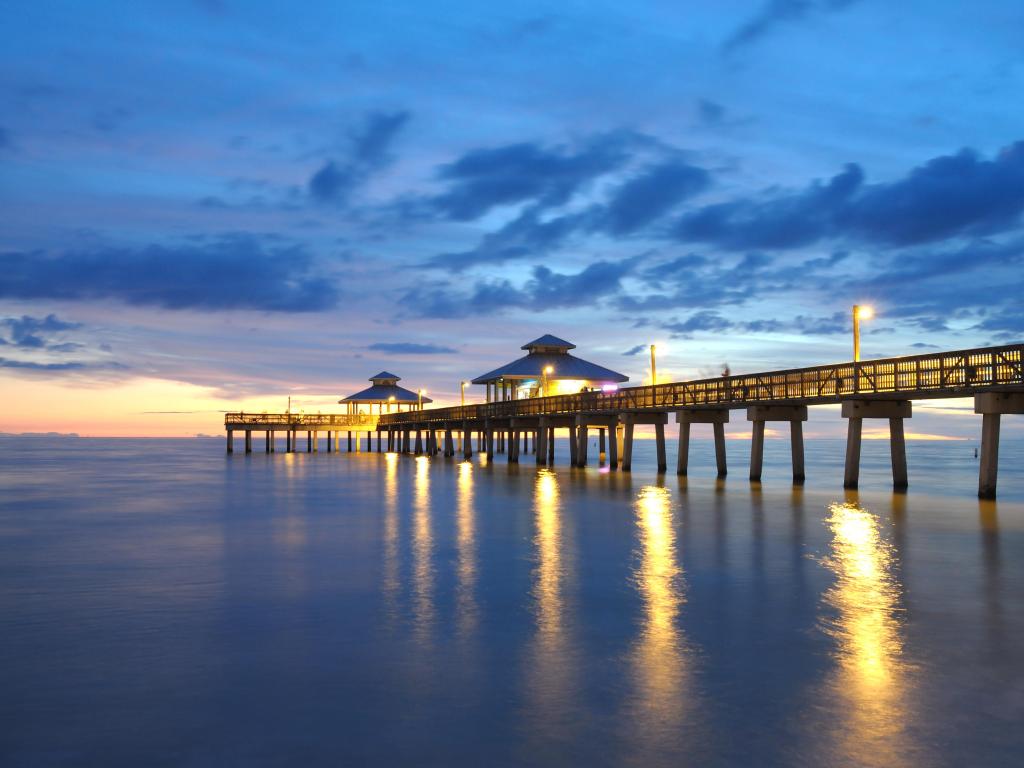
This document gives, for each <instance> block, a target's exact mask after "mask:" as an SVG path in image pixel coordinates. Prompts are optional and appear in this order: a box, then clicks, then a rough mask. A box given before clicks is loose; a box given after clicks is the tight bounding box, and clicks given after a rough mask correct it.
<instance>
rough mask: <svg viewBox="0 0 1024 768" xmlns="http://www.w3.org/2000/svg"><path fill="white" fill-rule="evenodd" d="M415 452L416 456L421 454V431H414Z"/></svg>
mask: <svg viewBox="0 0 1024 768" xmlns="http://www.w3.org/2000/svg"><path fill="white" fill-rule="evenodd" d="M415 452H416V455H417V456H419V455H420V454H421V453H423V430H421V429H417V430H416V448H415Z"/></svg>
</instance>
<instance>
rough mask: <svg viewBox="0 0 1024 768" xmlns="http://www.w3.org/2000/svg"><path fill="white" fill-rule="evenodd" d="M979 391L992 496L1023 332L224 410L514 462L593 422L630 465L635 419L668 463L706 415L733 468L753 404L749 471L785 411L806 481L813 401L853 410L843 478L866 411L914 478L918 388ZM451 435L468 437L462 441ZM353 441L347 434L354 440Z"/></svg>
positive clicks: (310, 444)
mask: <svg viewBox="0 0 1024 768" xmlns="http://www.w3.org/2000/svg"><path fill="white" fill-rule="evenodd" d="M965 397H973V399H974V410H975V413H977V414H979V415H980V416H981V417H982V424H981V456H980V469H979V480H978V496H979V497H981V498H986V499H991V498H995V496H996V481H997V475H998V462H999V429H1000V423H1001V418H1002V416H1003V415H1005V414H1024V344H1013V345H1007V346H1000V347H984V348H979V349H969V350H959V351H952V352H933V353H928V354H922V355H912V356H908V357H895V358H885V359H877V360H867V361H862V362H845V363H837V364H831V365H822V366H813V367H808V368H794V369H788V370H778V371H767V372H762V373H749V374H738V375H732V376H720V377H715V378H710V379H699V380H693V381H680V382H671V383H664V384H654V385H647V386H638V387H622V388H618V389H616V390H614V391H591V392H578V393H574V394H558V395H552V396H546V397H545V396H539V397H529V398H522V399H507V400H500V401H496V402H487V403H479V404H472V405H460V406H454V407H448V408H427V409H417V410H408V411H404V412H398V413H379V414H342V415H326V414H325V415H302V416H294V415H289V414H242V413H229V414H227V415H226V417H225V428H226V430H227V450H228V452H229V453H231V452H232V451H233V449H234V441H233V435H234V432H235V431H242V432H243V433H244V434H245V446H246V451H247V452H251V450H252V432H253V431H257V432H259V431H263V432H265V436H266V450H267V451H268V452H272V451H273V450H274V434H275V432H277V431H284V432H286V434H287V435H288V441H287V450H297V449H296V447H295V446H296V436H297V434H298V433H299V432H302V431H305V432H306V450H307V451H314V450H316V449H317V443H318V442H319V441H318V438H317V435H318V434H319V433H320V432H326V433H327V436H328V441H327V444H328V450H331V436H332V435H333V439H334V450H337V449H338V435H339V434H340V433H341V431H345V432H348V435H349V440H351V435H352V433H355V434H356V436H357V440H356V447H357V450H358V448H359V440H358V437H359V434H360V433H365V434H366V448H367V450H370V447H371V437H370V436H371V434H372V433H376V438H377V444H376V449H377V450H378V451H381V450H388V451H397V452H401V453H416V454H438V453H442V454H443V455H445V456H455V455H456V454H457V453H461V455H462V456H464V457H465V458H470V457H471V456H472V455H473V445H474V438H475V441H476V450H477V451H480V452H484V453H486V454H488V456H490V457H493V456H495V455H496V454H499V453H505V454H506V456H507V460H508V461H509V463H518V462H519V459H520V457H521V456H522V455H524V454H532V455H534V456H535V460H536V463H537V464H538V465H546V464H548V463H550V462H551V461H553V459H554V442H553V441H554V437H555V431H556V430H564V431H566V432H567V433H568V437H569V454H570V455H569V461H570V464H571V465H572V466H577V467H585V466H586V465H587V462H588V456H587V446H588V438H589V434H590V430H597V432H598V435H599V442H600V446H599V450H600V451H601V452H605V450H606V452H607V459H608V463H609V465H610V468H612V469H616V470H621V471H624V472H629V471H630V470H631V468H632V457H633V440H634V431H635V427H636V425H637V424H647V425H653V427H654V434H655V441H656V447H657V450H656V455H657V469H658V471H659V472H666V471H667V461H666V452H665V424H666V423H667V422H668V418H669V414H675V420H676V422H677V423H678V424H679V453H678V459H677V466H676V472H677V474H679V475H686V474H687V471H688V455H689V444H690V440H691V427H692V426H693V425H694V424H697V425H704V424H709V425H711V427H712V430H713V434H714V441H715V454H716V464H717V470H718V474H719V476H725V475H726V473H727V460H726V447H725V435H724V425H725V424H726V423H728V422H729V418H730V415H731V413H732V412H733V411H737V410H742V411H745V412H746V419H747V420H748V421H749V422H751V427H752V438H751V439H752V445H751V451H750V475H749V476H750V480H752V481H755V482H759V481H760V480H761V474H762V472H761V469H762V458H763V451H764V437H765V425H766V423H767V422H788V423H789V428H790V435H791V448H792V467H793V482H794V483H797V484H799V483H803V482H804V479H805V472H804V441H803V422H804V421H806V420H807V415H808V408H809V407H814V406H821V405H837V404H838V405H840V408H841V410H840V415H841V417H842V418H843V419H845V420H846V421H847V445H846V462H845V471H844V477H843V486H844V487H845V488H857V485H858V482H859V476H860V452H861V451H860V449H861V432H862V425H863V421H864V419H881V420H887V421H888V423H889V435H890V437H889V442H890V448H891V456H892V476H893V487H894V489H896V490H898V491H902V490H904V489H906V488H907V486H908V484H909V481H908V475H907V459H906V444H905V441H904V422H905V420H906V419H909V418H911V417H912V415H913V413H912V405H911V401H913V400H931V399H950V398H965ZM456 438H461V439H460V440H459V441H458V442H459V450H458V451H457V450H456V448H455V445H456ZM349 446H350V449H351V443H349Z"/></svg>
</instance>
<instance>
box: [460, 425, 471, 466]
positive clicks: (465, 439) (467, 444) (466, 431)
mask: <svg viewBox="0 0 1024 768" xmlns="http://www.w3.org/2000/svg"><path fill="white" fill-rule="evenodd" d="M462 458H464V459H467V460H468V459H471V458H473V430H472V429H470V428H469V422H468V421H464V422H462Z"/></svg>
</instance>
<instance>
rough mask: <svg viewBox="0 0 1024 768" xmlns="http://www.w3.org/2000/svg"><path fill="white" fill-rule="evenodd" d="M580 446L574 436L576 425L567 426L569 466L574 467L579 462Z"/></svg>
mask: <svg viewBox="0 0 1024 768" xmlns="http://www.w3.org/2000/svg"><path fill="white" fill-rule="evenodd" d="M579 454H580V444H579V440H578V439H577V435H576V424H575V423H572V422H570V424H569V466H570V467H575V466H576V465H577V462H578V461H579Z"/></svg>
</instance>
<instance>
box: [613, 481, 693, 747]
mask: <svg viewBox="0 0 1024 768" xmlns="http://www.w3.org/2000/svg"><path fill="white" fill-rule="evenodd" d="M635 516H636V527H637V540H638V541H637V550H638V552H637V555H638V556H637V560H638V565H637V567H636V569H635V570H634V573H633V578H634V581H635V583H636V588H637V590H638V591H639V593H640V597H641V599H642V601H643V624H642V626H641V628H640V632H639V637H638V638H637V639H636V641H635V642H634V644H633V650H632V653H631V654H630V662H631V664H632V667H633V669H632V677H633V680H634V686H635V694H634V695H635V701H634V702H633V704H632V708H631V709H632V711H631V720H632V722H631V723H630V726H629V730H630V733H631V734H632V735H633V741H634V742H635V756H634V757H635V760H636V761H637V762H638V763H639V764H650V762H651V760H652V759H653V758H654V757H655V756H660V757H662V758H664V757H665V756H667V755H670V754H671V750H673V749H678V748H679V747H680V745H681V739H680V735H681V731H680V729H681V726H682V725H683V721H684V718H685V717H686V716H687V715H689V714H691V712H692V710H693V709H694V708H695V705H696V701H695V700H694V696H695V692H694V691H693V690H691V689H690V680H689V678H690V666H691V664H692V661H691V659H690V658H689V657H688V655H687V653H686V651H685V649H684V644H683V638H682V637H681V634H680V631H679V628H678V619H679V612H680V610H681V608H682V605H683V603H684V601H685V594H684V583H683V572H682V569H681V568H680V566H679V564H678V560H677V553H676V530H675V521H674V519H673V513H672V497H671V494H670V492H669V491H668V489H666V488H664V487H657V486H645V487H644V488H642V489H641V490H640V493H639V495H638V497H637V500H636V503H635Z"/></svg>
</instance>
